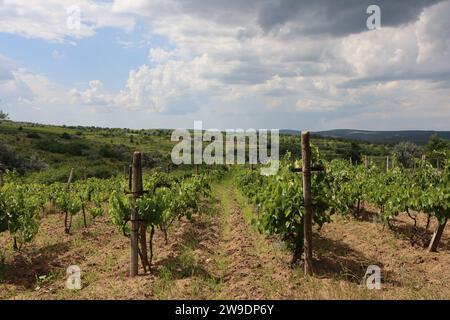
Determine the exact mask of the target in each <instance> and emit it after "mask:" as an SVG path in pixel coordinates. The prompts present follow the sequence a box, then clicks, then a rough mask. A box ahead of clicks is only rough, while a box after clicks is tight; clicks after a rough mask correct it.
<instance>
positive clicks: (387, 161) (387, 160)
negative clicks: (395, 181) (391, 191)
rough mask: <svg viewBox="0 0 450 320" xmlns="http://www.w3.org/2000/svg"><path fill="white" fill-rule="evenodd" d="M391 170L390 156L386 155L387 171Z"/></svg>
mask: <svg viewBox="0 0 450 320" xmlns="http://www.w3.org/2000/svg"><path fill="white" fill-rule="evenodd" d="M388 171H389V156H386V172H388Z"/></svg>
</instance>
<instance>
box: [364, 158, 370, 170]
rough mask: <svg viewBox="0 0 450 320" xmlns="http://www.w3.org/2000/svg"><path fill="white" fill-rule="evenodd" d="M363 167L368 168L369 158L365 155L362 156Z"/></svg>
mask: <svg viewBox="0 0 450 320" xmlns="http://www.w3.org/2000/svg"><path fill="white" fill-rule="evenodd" d="M364 168H366V170H367V168H369V158H368V157H367V156H364Z"/></svg>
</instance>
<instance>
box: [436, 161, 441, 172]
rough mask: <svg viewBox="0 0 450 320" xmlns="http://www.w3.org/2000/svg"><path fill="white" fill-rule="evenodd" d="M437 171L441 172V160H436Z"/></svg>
mask: <svg viewBox="0 0 450 320" xmlns="http://www.w3.org/2000/svg"><path fill="white" fill-rule="evenodd" d="M436 169H437V170H438V171H440V170H441V159H439V158H437V159H436Z"/></svg>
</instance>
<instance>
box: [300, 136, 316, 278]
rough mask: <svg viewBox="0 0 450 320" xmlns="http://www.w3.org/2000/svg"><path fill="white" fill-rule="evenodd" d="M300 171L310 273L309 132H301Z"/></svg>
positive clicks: (307, 270)
mask: <svg viewBox="0 0 450 320" xmlns="http://www.w3.org/2000/svg"><path fill="white" fill-rule="evenodd" d="M302 173H303V199H304V205H305V217H304V236H305V238H304V248H305V274H307V275H312V273H313V264H312V215H313V212H312V204H311V146H310V144H309V132H308V131H306V132H302Z"/></svg>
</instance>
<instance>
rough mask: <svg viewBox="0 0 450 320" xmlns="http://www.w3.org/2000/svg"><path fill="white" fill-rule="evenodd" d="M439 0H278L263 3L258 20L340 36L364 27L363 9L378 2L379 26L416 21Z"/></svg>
mask: <svg viewBox="0 0 450 320" xmlns="http://www.w3.org/2000/svg"><path fill="white" fill-rule="evenodd" d="M438 2H440V0H407V1H406V0H404V1H402V0H397V1H395V0H340V1H339V0H338V1H330V0H317V1H308V0H279V1H275V2H271V3H268V4H266V5H265V6H264V7H263V8H262V10H261V11H260V13H259V18H258V21H259V24H260V26H261V28H262V29H263V30H264V31H266V32H269V31H273V30H274V29H277V28H278V27H280V26H283V25H284V24H286V23H288V22H293V23H294V30H292V33H300V34H306V35H321V34H329V35H334V36H343V35H347V34H350V33H358V32H361V31H365V30H367V28H366V19H367V17H368V14H367V13H366V9H367V7H368V6H369V5H372V4H374V5H378V6H379V7H380V9H381V23H382V26H398V25H402V24H405V23H409V22H413V21H415V20H416V19H417V18H418V16H419V14H420V13H421V12H422V10H423V9H424V8H426V7H428V6H431V5H433V4H436V3H438Z"/></svg>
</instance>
